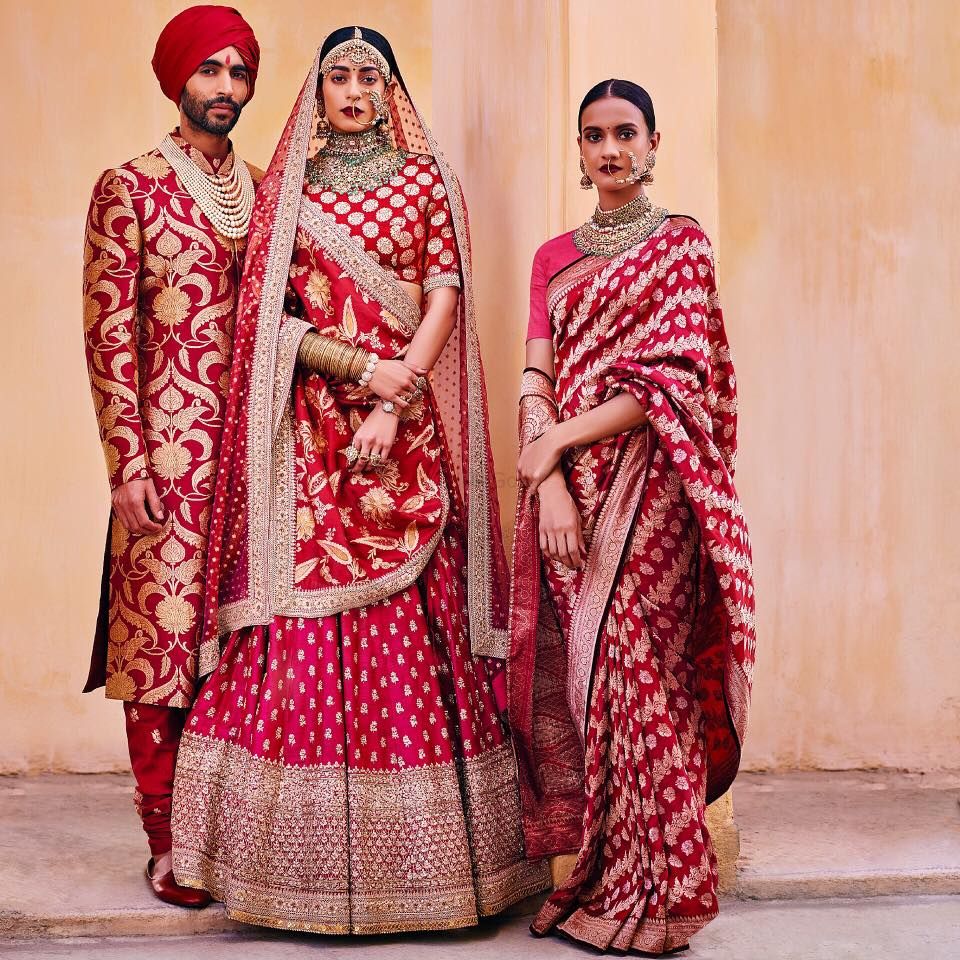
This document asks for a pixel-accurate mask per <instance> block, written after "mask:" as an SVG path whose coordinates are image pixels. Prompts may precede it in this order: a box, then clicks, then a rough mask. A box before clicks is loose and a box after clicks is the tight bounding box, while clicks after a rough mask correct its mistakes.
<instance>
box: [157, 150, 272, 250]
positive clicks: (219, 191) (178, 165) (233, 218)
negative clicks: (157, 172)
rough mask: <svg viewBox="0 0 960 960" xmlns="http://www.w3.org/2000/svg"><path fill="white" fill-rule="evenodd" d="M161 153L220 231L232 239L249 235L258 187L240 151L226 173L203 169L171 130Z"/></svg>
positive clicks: (215, 228)
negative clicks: (210, 171)
mask: <svg viewBox="0 0 960 960" xmlns="http://www.w3.org/2000/svg"><path fill="white" fill-rule="evenodd" d="M160 153H161V154H163V157H164V159H165V160H166V161H167V163H169V164H170V166H171V167H173V169H174V170H175V171H176V173H177V176H178V177H179V178H180V183H181V184H183V188H184V190H186V191H187V193H189V194H190V196H191V197H192V198H193V200H194V202H195V203H196V205H197V206H198V207H199V208H200V209H201V211H202V212H203V214H204V216H205V217H206V218H207V219H208V220H209V221H210V223H211V224H212V225H213V229H214V230H216V231H217V233H219V234H221V236H224V237H226V238H227V239H229V240H240V239H241V238H242V237H245V236H246V235H247V230H248V228H249V226H250V212H251V211H252V210H253V195H254V193H255V190H254V186H253V177H252V176H250V170H249V169H248V168H247V165H246V164H245V163H243V162H242V161H241V160H240V158H239V157H238V156H237V155H236V153H234V155H233V167H232V169H231V170H230V172H229V173H228V174H226V175H221V174H219V173H207V172H206V171H205V170H201V169H200V167H198V166H197V165H196V164H195V163H194V162H193V161H192V160H191V159H190V158H189V157H188V156H187V155H186V154H185V153H184V152H183V151H182V150H181V149H180V148H179V147H178V146H177V144H176V142H175V141H174V140H173V138H172V137H171V136H170V134H167V136H165V137H164V138H163V140H162V141H161V143H160Z"/></svg>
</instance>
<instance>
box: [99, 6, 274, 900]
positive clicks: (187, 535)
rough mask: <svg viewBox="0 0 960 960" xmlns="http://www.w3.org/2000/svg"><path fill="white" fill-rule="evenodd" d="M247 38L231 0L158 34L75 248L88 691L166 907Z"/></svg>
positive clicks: (219, 405) (231, 266)
mask: <svg viewBox="0 0 960 960" xmlns="http://www.w3.org/2000/svg"><path fill="white" fill-rule="evenodd" d="M259 65H260V47H259V46H258V44H257V41H256V38H255V37H254V35H253V31H252V30H251V29H250V27H249V25H248V24H247V23H246V21H245V20H244V19H243V17H241V16H240V14H239V13H238V12H237V11H236V10H234V9H232V8H231V7H219V6H199V7H191V8H190V9H188V10H184V11H183V12H182V13H180V14H178V15H177V16H176V17H174V18H173V20H171V21H170V23H168V24H167V26H166V27H165V28H164V30H163V32H162V33H161V34H160V39H159V40H158V41H157V49H156V53H155V54H154V57H153V68H154V71H155V72H156V74H157V79H158V80H159V81H160V86H161V88H162V89H163V92H164V93H165V94H166V95H167V96H168V97H169V98H170V99H171V100H172V101H173V102H174V103H175V104H177V106H178V107H179V109H180V125H179V127H177V128H176V129H175V130H173V131H172V132H171V133H169V134H167V135H166V136H165V137H164V139H163V141H162V142H161V143H160V145H159V146H158V147H157V148H155V149H154V150H151V151H149V152H148V153H145V154H143V155H142V156H140V157H137V158H136V159H135V160H130V161H129V162H127V163H124V164H122V165H120V166H118V167H114V168H111V169H109V170H107V171H105V172H104V173H103V174H102V175H101V176H100V178H99V180H98V181H97V184H96V186H95V187H94V191H93V199H92V201H91V204H90V211H89V214H88V217H87V231H86V240H85V245H84V336H85V342H86V353H87V365H88V369H89V373H90V385H91V389H92V391H93V399H94V407H95V410H96V414H97V420H98V423H99V427H100V439H101V442H102V444H103V450H104V454H105V458H106V462H107V475H108V477H109V481H110V487H111V503H112V510H111V516H110V529H109V533H108V537H107V548H106V556H105V561H104V572H103V583H102V591H101V605H100V616H99V619H98V621H97V630H96V639H95V643H94V651H93V656H92V658H91V666H90V675H89V678H88V680H87V685H86V687H85V690H93V689H95V688H96V687H100V686H106V694H107V696H108V697H110V698H112V699H115V700H122V701H123V702H124V710H125V713H126V727H127V742H128V746H129V749H130V761H131V766H132V768H133V774H134V778H135V780H136V787H137V789H136V794H135V802H136V806H137V810H138V812H139V813H140V816H141V819H142V821H143V827H144V830H145V831H146V834H147V838H148V840H149V843H150V851H151V854H152V856H151V858H150V861H149V863H148V864H147V878H148V880H149V881H150V885H151V887H152V888H153V890H154V892H155V893H156V895H157V896H158V897H159V898H160V899H161V900H165V901H167V902H169V903H175V904H179V905H180V906H189V907H203V906H206V905H207V904H208V903H209V902H210V897H209V895H208V894H207V893H206V892H205V891H202V890H192V889H188V888H186V887H181V886H179V885H178V884H177V882H176V880H175V878H174V875H173V870H172V855H171V845H172V842H171V834H170V810H171V802H172V794H173V778H174V768H175V765H176V757H177V749H178V746H179V743H180V733H181V730H182V729H183V724H184V720H185V717H186V713H187V708H188V707H189V706H190V705H191V704H192V703H193V699H194V697H195V695H196V691H197V680H198V654H199V641H200V633H201V630H200V628H201V626H202V624H203V602H204V588H205V581H204V571H205V567H206V558H207V531H208V527H209V523H210V512H211V510H212V503H213V481H214V478H215V476H216V473H217V459H218V456H219V452H220V439H221V434H222V431H223V421H224V408H225V405H226V392H227V387H228V383H229V373H230V363H231V359H232V354H233V328H234V319H235V314H236V306H237V295H238V290H239V285H240V273H241V269H242V266H243V257H244V252H245V249H246V237H247V227H248V224H249V220H250V211H251V209H252V207H253V199H254V193H255V191H256V187H257V185H258V184H259V182H260V179H261V178H262V176H263V174H262V172H261V171H260V170H258V169H257V168H256V167H252V166H250V165H249V164H246V163H244V162H243V161H241V160H240V159H239V158H238V157H237V156H236V154H235V153H234V151H233V148H232V145H231V143H230V140H229V139H228V134H229V132H230V131H231V130H232V129H233V127H234V125H235V124H236V122H237V120H238V118H239V116H240V112H241V110H242V109H243V107H244V106H245V105H246V104H247V103H249V101H250V98H251V97H252V96H253V90H254V86H255V83H256V79H257V69H258V68H259Z"/></svg>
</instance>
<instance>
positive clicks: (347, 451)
mask: <svg viewBox="0 0 960 960" xmlns="http://www.w3.org/2000/svg"><path fill="white" fill-rule="evenodd" d="M343 455H344V457H345V458H346V460H347V463H348V464H350V465H351V466H353V464H355V463H356V462H357V457H359V456H360V451H359V450H358V449H357V448H356V447H355V446H354V445H353V444H352V443H351V444H350V446H349V447H344V450H343Z"/></svg>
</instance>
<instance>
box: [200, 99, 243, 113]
mask: <svg viewBox="0 0 960 960" xmlns="http://www.w3.org/2000/svg"><path fill="white" fill-rule="evenodd" d="M214 107H229V108H230V109H231V110H232V111H233V112H234V113H239V112H240V104H239V103H237V101H236V100H230V99H228V98H224V97H218V98H217V99H216V100H207V102H206V103H204V105H203V109H204V112H206V111H207V110H212V109H213V108H214Z"/></svg>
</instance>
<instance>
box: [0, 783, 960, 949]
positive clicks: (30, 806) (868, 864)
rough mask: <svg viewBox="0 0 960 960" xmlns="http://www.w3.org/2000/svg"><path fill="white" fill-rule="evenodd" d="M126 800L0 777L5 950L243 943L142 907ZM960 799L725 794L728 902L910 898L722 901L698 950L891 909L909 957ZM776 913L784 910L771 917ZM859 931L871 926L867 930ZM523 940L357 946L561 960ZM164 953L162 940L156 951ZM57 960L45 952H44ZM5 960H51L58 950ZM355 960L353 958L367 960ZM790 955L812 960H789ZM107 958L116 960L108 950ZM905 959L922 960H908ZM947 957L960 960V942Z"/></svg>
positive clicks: (950, 845) (882, 789) (217, 910)
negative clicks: (730, 869)
mask: <svg viewBox="0 0 960 960" xmlns="http://www.w3.org/2000/svg"><path fill="white" fill-rule="evenodd" d="M131 797H132V785H131V780H130V777H129V776H123V775H119V774H107V775H96V776H93V775H91V776H83V775H44V776H37V777H0V941H2V939H3V938H7V939H15V938H30V937H34V938H37V937H39V938H45V939H48V940H62V938H65V937H108V936H113V937H134V936H139V937H144V938H147V937H177V936H181V935H191V934H197V933H204V934H232V935H238V934H242V935H245V936H248V935H249V928H246V927H244V926H243V925H240V924H235V923H232V922H231V921H228V920H227V919H226V917H225V916H224V913H223V909H222V907H220V906H219V905H215V906H212V907H208V908H207V909H206V910H202V911H187V910H180V909H178V908H176V907H171V906H168V905H166V904H163V903H160V902H159V901H158V900H156V899H155V898H154V897H153V895H152V893H151V892H150V890H149V888H148V887H147V884H146V881H145V880H144V879H143V867H144V865H145V862H146V859H147V848H146V842H145V839H144V836H143V833H142V831H141V829H140V825H139V822H138V820H137V816H136V813H135V812H134V809H133V803H132V800H131ZM958 797H960V775H957V774H936V775H926V776H920V775H912V774H899V773H889V772H888V773H793V774H745V775H742V776H741V777H740V778H739V779H738V781H737V784H736V786H735V788H734V807H735V812H736V817H737V821H738V823H739V825H740V830H741V848H742V854H741V862H740V871H739V877H738V881H737V887H736V891H735V892H736V894H737V896H738V897H739V898H741V899H757V900H774V901H777V900H784V901H789V900H809V899H811V898H825V897H833V898H838V897H871V896H876V895H878V894H883V895H886V896H888V897H894V896H905V897H910V898H914V899H911V900H908V901H904V902H902V903H899V902H898V903H894V901H892V900H887V901H885V902H884V903H882V904H880V905H877V904H873V903H865V904H861V905H855V904H854V905H837V906H835V907H830V908H824V909H823V911H822V912H821V907H820V906H818V905H816V904H806V905H803V904H800V905H797V911H799V912H790V911H791V910H793V907H783V906H773V905H771V907H770V909H769V910H768V909H766V908H764V909H762V910H761V909H759V908H756V907H754V906H751V905H749V904H738V903H733V904H731V905H730V906H729V907H728V909H727V911H726V912H725V913H724V915H723V916H722V917H721V919H720V920H719V921H718V922H717V923H715V924H713V926H712V927H711V928H710V929H709V930H708V931H706V933H705V934H704V936H703V937H702V938H701V940H700V941H699V942H700V943H702V944H704V949H706V945H707V944H716V946H717V949H718V950H719V949H721V948H723V949H726V947H727V945H729V944H734V943H736V944H739V943H740V939H739V938H740V937H745V938H746V939H744V940H743V943H747V942H752V941H750V937H752V936H753V934H752V933H749V935H748V933H747V932H744V931H743V930H741V927H744V928H746V929H747V930H748V931H749V930H752V929H753V927H754V924H757V925H758V926H757V934H756V936H757V937H759V938H760V940H758V941H757V942H758V943H767V946H768V947H769V944H770V942H773V941H765V940H763V937H764V936H767V934H766V933H764V932H763V931H768V933H769V935H770V936H771V937H774V939H775V940H776V937H775V934H776V929H777V923H778V922H779V921H778V920H777V919H776V918H777V917H778V916H783V917H792V918H794V919H793V921H791V922H795V924H796V925H798V928H800V927H802V926H803V924H809V925H811V929H813V930H814V931H816V932H817V933H818V934H819V933H825V932H826V931H828V930H836V931H838V932H837V936H838V937H839V936H840V932H842V930H843V929H848V930H849V931H850V934H849V935H850V936H851V937H853V938H854V939H853V940H852V941H851V942H854V943H855V942H857V940H856V938H857V937H861V936H867V935H870V930H871V924H873V923H879V922H881V921H883V922H884V923H885V922H886V921H885V918H886V917H887V913H886V911H887V910H890V911H892V913H891V914H890V915H891V916H897V917H899V918H900V919H899V920H898V921H897V922H898V923H902V924H904V927H903V937H901V938H900V939H899V940H898V939H897V937H899V936H900V934H899V933H897V931H896V930H894V929H893V928H892V927H891V928H890V929H889V930H888V929H887V928H886V927H882V929H883V930H884V931H885V932H884V935H883V937H882V938H880V939H882V940H883V942H884V943H892V942H910V943H913V944H914V945H916V944H917V943H919V942H921V940H922V937H923V936H925V935H926V934H927V932H928V931H929V930H934V931H937V930H942V929H943V923H944V922H945V921H944V920H943V916H944V915H945V913H949V911H950V909H960V907H958V906H957V905H960V897H958V899H956V900H955V901H949V900H944V901H942V902H941V901H938V900H931V901H929V902H928V901H921V900H916V899H915V898H917V897H923V896H931V895H935V896H940V895H945V894H955V895H960V807H958V803H957V801H958ZM532 909H533V905H530V904H528V905H527V912H530V910H532ZM784 910H785V911H787V912H786V913H782V914H781V913H778V912H777V911H784ZM922 916H930V917H931V918H933V919H931V920H930V922H929V923H928V922H927V921H925V920H921V919H916V920H913V919H911V918H914V917H916V918H920V917H922ZM865 917H873V918H876V919H874V920H870V921H869V922H868V921H865V920H864V919H863V918H865ZM737 918H740V919H737ZM744 918H748V920H746V921H745V920H744ZM821 918H822V919H821ZM878 929H880V928H878ZM525 931H526V924H525V921H523V920H522V919H517V918H513V919H508V920H505V921H502V923H501V924H500V925H498V924H492V925H490V926H488V927H484V928H482V929H481V931H480V932H473V933H466V934H462V935H460V936H455V937H452V938H451V937H449V936H448V937H444V938H443V939H442V940H436V939H431V938H429V937H427V938H423V939H422V941H421V940H420V939H412V940H411V939H405V940H402V941H395V942H393V941H379V940H378V941H367V943H368V945H369V953H370V955H371V956H382V957H390V956H391V953H390V952H389V950H394V951H395V952H394V954H393V955H395V956H396V955H399V954H397V953H396V951H397V950H401V951H402V952H403V955H404V956H419V955H423V956H434V957H445V956H448V955H449V956H456V955H457V954H456V953H450V952H449V951H450V950H452V949H453V947H452V946H451V945H452V944H460V943H462V944H464V946H463V950H464V951H466V952H465V953H461V954H460V955H463V956H467V955H473V954H471V953H470V951H471V950H473V951H481V950H484V949H487V945H490V947H489V948H490V949H496V950H499V948H500V946H503V948H504V950H506V949H507V948H508V947H509V948H510V949H513V950H516V951H520V952H522V953H523V956H524V957H525V958H530V960H533V958H534V957H538V956H546V955H548V954H549V955H550V956H562V955H563V953H562V951H564V950H566V949H568V948H567V946H566V945H565V944H563V943H561V942H560V941H556V940H552V939H551V940H548V941H536V940H532V939H529V938H527V936H526V932H525ZM857 931H860V932H859V933H858V932H857ZM938 935H939V934H938ZM831 936H832V934H831ZM904 938H905V939H904ZM958 940H960V938H958ZM144 942H146V941H144ZM150 942H151V943H152V942H153V941H152V940H151V941H150ZM178 942H179V943H180V944H181V947H178V946H177V943H178ZM217 942H219V941H215V940H202V941H201V940H197V941H196V943H197V946H198V948H199V946H200V944H206V946H205V947H204V949H211V950H212V949H214V947H215V944H216V943H217ZM223 942H224V943H227V942H230V941H223ZM248 942H249V941H246V940H245V941H243V942H242V943H238V947H237V949H238V950H245V949H247V947H246V946H244V944H245V943H248ZM258 942H259V943H261V945H265V944H269V946H270V949H271V950H277V951H280V952H278V953H275V954H266V953H263V954H256V955H258V956H259V955H263V956H264V957H268V956H272V955H276V956H278V957H282V956H284V954H283V952H282V951H283V950H284V949H292V948H291V946H290V945H291V944H292V943H300V944H306V945H308V946H310V945H317V944H325V945H326V946H325V949H326V950H328V954H327V955H330V956H337V955H338V954H337V953H336V951H337V950H340V949H349V950H352V951H354V953H353V955H356V951H357V949H358V944H359V943H362V942H364V941H351V942H350V945H349V947H343V946H339V945H338V943H342V942H338V941H331V940H327V939H321V940H316V941H315V940H312V939H307V940H304V941H299V940H296V939H295V938H293V939H291V938H289V937H288V938H286V939H281V940H277V941H273V940H267V941H263V940H260V941H258ZM97 943H99V944H102V946H101V947H100V948H99V949H100V950H101V954H100V955H103V956H111V955H112V954H110V953H109V952H108V951H109V950H114V949H116V950H118V951H122V950H125V949H127V946H126V945H124V944H122V943H121V944H120V945H118V946H114V945H113V944H112V942H108V941H100V940H97ZM163 943H166V941H163V942H162V943H161V946H162V944H163ZM185 943H186V941H175V940H171V941H170V942H169V944H168V945H167V946H165V947H163V949H164V950H167V949H168V948H169V950H171V951H176V950H178V949H182V950H184V951H186V952H185V953H183V954H182V955H184V956H186V955H188V954H189V955H191V956H192V955H193V953H192V951H188V950H187V948H186V946H183V944H185ZM391 943H393V944H394V945H393V946H391ZM421 943H422V949H421V948H420V947H418V950H420V952H419V953H410V952H408V951H409V949H410V945H411V944H421ZM776 943H777V944H778V946H777V950H778V951H779V950H780V949H781V947H782V946H783V944H782V943H780V941H778V940H777V941H776ZM374 944H375V946H374ZM397 944H399V946H398V945H397ZM60 948H61V947H60V946H57V945H55V944H49V945H48V947H43V948H42V949H44V950H46V949H50V950H54V951H55V950H57V949H60ZM4 949H7V948H6V947H4V946H3V945H2V944H0V956H3V955H6V954H4V953H3V950H4ZM10 949H13V948H10ZM16 949H19V950H21V951H22V950H23V949H25V948H20V947H18V948H16ZM32 949H36V950H40V949H41V947H40V946H39V945H37V946H35V947H34V948H32ZM251 949H253V948H252V947H251ZM264 949H266V946H264ZM757 949H758V950H760V949H761V948H760V947H759V946H758V948H757ZM384 951H386V952H384ZM431 951H433V952H431ZM544 951H547V952H546V953H545V952H544ZM558 951H560V952H558ZM14 955H17V956H31V955H36V956H59V954H57V953H56V952H54V953H49V954H47V953H36V954H30V953H23V952H21V953H19V954H14ZM77 955H78V956H83V955H84V954H82V953H80V954H77ZM86 955H87V956H97V955H98V954H96V953H94V954H86ZM152 955H153V956H156V957H158V958H159V957H164V956H177V955H181V954H177V953H176V952H172V953H160V952H156V951H152ZM200 955H203V954H200ZM215 955H216V954H211V956H215ZM241 955H246V954H241ZM344 955H346V954H344ZM366 955H367V951H364V953H363V956H366ZM475 955H476V956H478V957H479V956H482V953H476V954H475ZM501 955H502V956H504V957H507V956H509V955H510V954H507V953H504V954H501ZM517 955H518V954H517ZM719 955H722V953H721V954H719ZM756 955H757V956H759V955H760V953H759V952H758V953H757V954H756ZM794 955H796V956H818V954H813V953H811V954H790V956H794ZM854 955H855V954H851V956H854ZM935 955H936V954H930V956H935ZM117 956H125V954H124V953H123V952H119V953H117ZM250 956H254V954H253V953H251V954H250ZM736 956H737V960H744V958H745V957H746V954H743V953H741V951H740V948H739V946H738V947H737V953H736ZM768 956H772V957H773V960H778V958H780V957H785V956H787V954H785V953H782V952H774V953H773V954H772V955H768ZM837 956H838V955H837V954H833V955H831V960H837ZM913 956H918V957H919V956H925V954H917V953H915V952H913V953H911V957H913ZM953 956H954V960H960V944H958V946H957V949H956V951H955V953H954V954H953ZM858 960H859V957H858Z"/></svg>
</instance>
